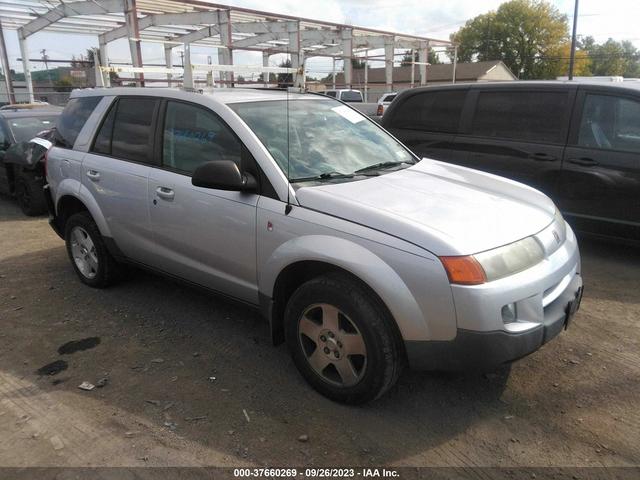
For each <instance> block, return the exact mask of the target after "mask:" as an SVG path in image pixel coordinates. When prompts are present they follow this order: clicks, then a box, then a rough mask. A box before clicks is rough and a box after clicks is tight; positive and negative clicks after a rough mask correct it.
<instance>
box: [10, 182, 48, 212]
mask: <svg viewBox="0 0 640 480" xmlns="http://www.w3.org/2000/svg"><path fill="white" fill-rule="evenodd" d="M42 187H43V185H42V182H41V181H38V180H36V178H35V176H34V175H29V174H25V173H18V174H17V175H16V183H15V195H16V200H17V201H18V205H19V206H20V209H21V210H22V213H24V214H25V215H27V216H29V217H35V216H37V215H42V214H43V213H45V212H46V211H47V203H46V201H45V199H44V191H43V190H42Z"/></svg>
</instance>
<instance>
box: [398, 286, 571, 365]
mask: <svg viewBox="0 0 640 480" xmlns="http://www.w3.org/2000/svg"><path fill="white" fill-rule="evenodd" d="M582 292H583V286H582V277H581V276H580V275H576V276H575V277H574V278H573V281H572V282H571V283H570V285H569V286H568V287H567V289H566V290H565V291H564V292H563V294H562V295H561V296H560V297H559V298H558V299H557V300H556V301H555V302H554V303H553V306H552V308H549V309H548V311H545V316H544V320H543V321H542V323H541V324H539V325H538V326H537V327H534V328H532V329H530V330H526V331H523V332H515V333H512V332H508V331H503V330H500V331H491V332H479V331H472V330H464V329H458V334H457V335H456V338H454V339H453V340H450V341H428V342H416V341H406V342H405V349H406V352H407V357H408V359H409V365H410V366H411V368H412V369H414V370H445V371H463V370H467V371H468V370H476V371H487V370H491V369H494V368H496V367H498V366H500V365H504V364H506V363H510V362H513V361H515V360H518V359H520V358H522V357H525V356H527V355H529V354H531V353H533V352H535V351H536V350H538V349H539V348H540V347H541V346H542V345H544V344H545V343H547V342H548V341H549V340H551V339H553V338H554V337H556V336H557V335H558V334H559V333H560V332H561V331H562V330H563V329H566V328H567V327H568V326H569V324H570V322H571V320H572V318H573V315H575V313H576V312H577V311H578V309H579V308H580V302H581V300H582Z"/></svg>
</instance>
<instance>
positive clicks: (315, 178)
mask: <svg viewBox="0 0 640 480" xmlns="http://www.w3.org/2000/svg"><path fill="white" fill-rule="evenodd" d="M335 178H353V174H352V173H342V172H325V173H321V174H320V175H314V176H313V177H301V178H293V179H291V183H297V182H313V181H316V182H317V181H321V180H333V179H335Z"/></svg>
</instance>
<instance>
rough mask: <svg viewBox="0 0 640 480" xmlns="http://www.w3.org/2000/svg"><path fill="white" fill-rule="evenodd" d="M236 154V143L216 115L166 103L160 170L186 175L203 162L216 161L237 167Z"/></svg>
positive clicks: (191, 106)
mask: <svg viewBox="0 0 640 480" xmlns="http://www.w3.org/2000/svg"><path fill="white" fill-rule="evenodd" d="M240 152H241V144H240V141H239V140H238V139H237V138H236V136H235V135H234V134H233V133H232V132H231V130H230V129H229V127H227V125H225V124H224V123H223V122H222V120H221V119H220V118H219V117H218V116H217V115H216V114H214V113H213V112H211V111H210V110H207V109H205V108H201V107H198V106H195V105H189V104H187V103H182V102H168V103H167V111H166V115H165V121H164V135H163V147H162V165H163V166H165V167H168V168H171V169H174V170H177V171H180V172H184V173H188V174H191V173H193V172H194V171H195V169H196V168H198V167H199V166H200V165H202V164H203V163H205V162H212V161H219V160H231V161H233V162H235V163H236V164H237V165H238V166H239V167H240V157H241V153H240Z"/></svg>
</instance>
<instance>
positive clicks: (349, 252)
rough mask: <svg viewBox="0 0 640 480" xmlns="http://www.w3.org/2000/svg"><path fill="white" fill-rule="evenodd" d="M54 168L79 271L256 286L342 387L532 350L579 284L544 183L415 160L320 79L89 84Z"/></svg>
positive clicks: (276, 328) (572, 245)
mask: <svg viewBox="0 0 640 480" xmlns="http://www.w3.org/2000/svg"><path fill="white" fill-rule="evenodd" d="M46 167H47V179H48V185H47V187H45V189H46V190H47V198H48V200H49V207H50V210H51V214H52V218H51V224H52V226H53V228H54V229H55V230H56V232H58V234H59V235H60V236H61V237H62V238H64V240H65V241H66V245H67V251H68V253H69V257H70V259H71V263H72V265H73V267H74V269H75V271H76V273H77V274H78V276H79V278H80V280H82V282H84V283H86V284H87V285H89V286H92V287H98V288H101V287H106V286H108V285H109V284H111V283H112V282H113V281H114V280H116V279H118V274H119V272H120V266H121V264H123V263H128V264H134V265H140V266H144V267H147V268H150V269H153V270H156V271H159V272H162V273H165V274H169V275H171V276H173V277H178V278H181V279H184V280H186V281H187V282H190V283H194V284H197V285H200V286H204V287H206V288H208V289H210V290H211V291H213V292H217V293H220V294H223V295H225V296H228V297H232V298H235V299H239V300H241V301H243V302H245V303H247V304H249V305H252V306H254V307H255V308H258V309H260V311H261V312H262V313H263V314H264V316H265V317H266V318H267V319H268V320H269V323H270V328H271V332H272V337H273V340H274V342H279V341H283V340H286V342H287V344H288V346H289V348H290V350H291V353H292V355H293V358H294V361H295V363H296V365H297V367H298V369H299V370H300V372H301V373H302V375H303V376H304V377H305V378H306V379H307V381H308V382H309V383H310V384H311V385H312V386H313V387H314V388H316V389H317V390H318V391H320V392H321V393H323V394H324V395H326V396H328V397H330V398H332V399H335V400H338V401H342V402H348V403H361V402H365V401H368V400H372V399H374V398H376V397H379V396H380V395H382V394H383V393H384V392H385V391H386V390H388V389H389V388H390V387H391V386H392V385H393V384H394V382H395V381H396V379H397V377H398V375H399V373H400V371H401V369H402V367H403V366H404V365H405V364H406V363H408V365H409V366H410V367H412V368H417V369H456V370H457V369H465V368H476V369H489V368H493V367H495V366H497V365H500V364H503V363H505V362H509V361H512V360H514V359H517V358H520V357H522V356H524V355H527V354H529V353H531V352H533V351H535V350H536V349H538V348H539V347H540V346H541V345H542V344H544V343H545V342H547V341H548V340H550V339H551V338H553V337H554V336H556V335H557V334H558V333H559V332H560V331H561V330H562V329H563V328H565V327H566V326H567V324H568V322H569V320H570V319H571V317H572V316H573V314H574V313H575V311H576V310H577V308H578V306H579V303H580V298H581V293H582V279H581V276H580V256H579V251H578V245H577V243H576V237H575V236H574V234H573V232H572V230H571V229H570V228H569V226H568V225H567V224H566V223H565V221H564V220H563V218H562V216H561V215H560V214H559V213H558V211H557V209H556V208H555V206H554V204H553V203H552V202H551V201H550V200H549V199H548V198H547V197H546V196H544V195H543V194H541V193H540V192H538V191H536V190H534V189H532V188H529V187H526V186H523V185H521V184H519V183H516V182H513V181H510V180H506V179H503V178H500V177H497V176H493V175H490V174H486V173H482V172H478V171H475V170H471V169H468V168H463V167H459V166H455V165H449V164H445V163H440V162H437V161H432V160H428V159H423V160H419V159H418V158H416V157H415V156H414V155H413V154H412V153H411V152H410V151H409V150H407V149H406V148H405V147H404V146H403V145H402V144H401V143H399V142H398V141H397V140H396V139H394V138H393V137H392V136H391V135H389V134H388V133H387V132H386V131H385V130H383V129H382V128H381V127H380V126H379V125H377V124H376V123H375V122H373V121H371V120H369V119H368V118H367V117H365V116H363V115H361V114H360V113H358V112H357V111H355V110H353V109H352V108H351V107H349V106H347V105H345V104H343V103H341V102H339V101H337V100H334V99H332V98H328V97H326V96H324V95H313V94H294V93H289V92H286V91H259V90H246V89H244V90H240V89H239V90H233V89H223V90H220V91H217V92H216V93H214V94H210V95H204V94H198V93H187V92H182V91H179V90H167V89H148V90H146V89H135V90H134V89H109V90H105V89H102V90H85V91H77V92H75V93H73V94H72V96H71V100H70V101H69V103H68V105H67V107H66V109H65V111H64V113H63V115H62V116H61V117H60V121H59V124H58V129H57V133H56V146H54V147H53V148H52V149H51V150H50V151H49V154H48V160H47V165H46Z"/></svg>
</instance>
